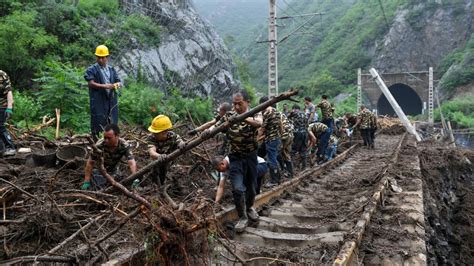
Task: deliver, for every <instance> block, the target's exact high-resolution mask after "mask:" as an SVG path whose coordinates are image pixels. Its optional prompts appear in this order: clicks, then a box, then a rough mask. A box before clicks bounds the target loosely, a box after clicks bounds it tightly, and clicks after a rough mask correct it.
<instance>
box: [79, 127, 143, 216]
mask: <svg viewBox="0 0 474 266" xmlns="http://www.w3.org/2000/svg"><path fill="white" fill-rule="evenodd" d="M87 140H88V141H89V143H90V144H91V146H92V149H93V150H94V152H97V153H99V154H100V153H101V152H100V150H99V148H97V146H96V145H95V143H94V141H93V140H92V139H91V137H89V136H88V137H87ZM99 172H100V173H101V174H102V176H104V177H105V178H106V179H107V181H108V182H109V183H110V184H111V185H112V187H115V188H117V189H118V190H120V191H121V192H122V193H123V194H125V196H127V197H129V198H132V199H134V200H136V201H138V202H140V203H141V204H143V205H145V206H146V207H147V208H148V209H151V203H150V202H149V201H148V200H146V199H145V198H143V197H142V196H141V195H139V194H135V193H133V192H130V190H128V189H127V188H126V187H124V186H123V185H122V184H120V183H119V182H117V181H115V179H114V178H113V177H112V176H111V175H109V174H108V173H107V170H106V169H105V166H104V158H103V157H100V159H99ZM106 191H107V190H106Z"/></svg>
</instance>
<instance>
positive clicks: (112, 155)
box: [90, 138, 134, 189]
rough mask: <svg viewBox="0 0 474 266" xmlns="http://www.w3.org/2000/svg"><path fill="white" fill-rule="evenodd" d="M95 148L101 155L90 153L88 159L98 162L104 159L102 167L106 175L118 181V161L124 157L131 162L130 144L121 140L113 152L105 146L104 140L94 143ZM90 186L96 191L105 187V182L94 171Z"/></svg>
mask: <svg viewBox="0 0 474 266" xmlns="http://www.w3.org/2000/svg"><path fill="white" fill-rule="evenodd" d="M96 146H97V148H99V150H101V153H97V152H92V153H91V156H90V159H91V160H93V161H95V162H99V159H100V157H103V158H104V167H105V170H106V171H107V173H108V174H109V175H111V176H113V177H114V178H115V180H120V179H121V178H122V177H121V176H120V174H119V173H118V165H119V162H120V160H121V159H122V158H123V157H125V159H126V160H127V161H129V160H133V159H134V158H133V154H132V151H131V150H130V144H128V142H127V141H126V140H124V139H122V138H120V139H119V141H118V146H117V148H116V149H114V150H109V149H108V148H107V146H105V143H104V139H101V140H99V141H98V142H97V143H96ZM92 184H93V185H94V186H95V187H96V189H101V188H104V187H105V186H106V185H107V180H106V179H105V177H103V176H102V174H101V173H100V172H99V171H98V170H97V169H94V171H93V172H92Z"/></svg>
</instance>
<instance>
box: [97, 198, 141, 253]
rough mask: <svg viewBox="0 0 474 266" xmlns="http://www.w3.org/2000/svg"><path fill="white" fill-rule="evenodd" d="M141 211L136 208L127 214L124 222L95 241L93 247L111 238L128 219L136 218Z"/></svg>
mask: <svg viewBox="0 0 474 266" xmlns="http://www.w3.org/2000/svg"><path fill="white" fill-rule="evenodd" d="M141 211H142V210H141V208H140V207H138V208H136V209H135V210H134V211H132V212H131V213H129V214H128V215H127V217H126V218H125V219H124V220H122V221H121V222H120V224H119V225H117V226H116V227H115V228H114V229H113V230H112V231H110V232H109V233H107V234H106V235H105V236H103V237H101V238H99V239H98V240H96V241H95V242H94V244H93V245H94V246H97V247H98V246H99V245H100V243H102V242H104V241H105V240H107V239H108V238H109V237H111V236H113V235H114V234H115V233H117V232H118V231H119V230H120V228H122V227H123V226H124V225H125V224H126V223H127V222H128V221H129V220H130V219H132V218H134V217H135V216H137V215H138V214H140V212H141Z"/></svg>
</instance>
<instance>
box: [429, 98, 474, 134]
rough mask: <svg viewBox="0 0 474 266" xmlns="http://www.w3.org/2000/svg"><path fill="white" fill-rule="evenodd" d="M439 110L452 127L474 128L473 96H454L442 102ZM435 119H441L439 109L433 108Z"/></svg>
mask: <svg viewBox="0 0 474 266" xmlns="http://www.w3.org/2000/svg"><path fill="white" fill-rule="evenodd" d="M441 110H442V112H443V114H444V116H445V119H447V120H449V121H452V122H453V127H454V128H474V96H468V97H459V98H454V99H452V100H450V101H447V102H445V103H443V104H442V105H441ZM435 119H436V120H437V121H439V120H440V119H441V118H440V113H439V109H436V110H435Z"/></svg>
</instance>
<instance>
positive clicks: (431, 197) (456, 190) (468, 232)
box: [418, 142, 474, 265]
mask: <svg viewBox="0 0 474 266" xmlns="http://www.w3.org/2000/svg"><path fill="white" fill-rule="evenodd" d="M418 151H419V157H420V161H421V170H422V176H423V188H424V190H423V196H424V200H425V201H424V207H425V215H426V227H425V229H426V247H427V251H428V262H429V264H430V265H437V264H442V265H446V264H451V265H458V264H465V265H474V165H473V163H474V151H473V150H466V149H462V148H456V149H453V148H446V146H444V145H440V144H438V143H436V142H425V143H421V144H420V145H419V147H418Z"/></svg>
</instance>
